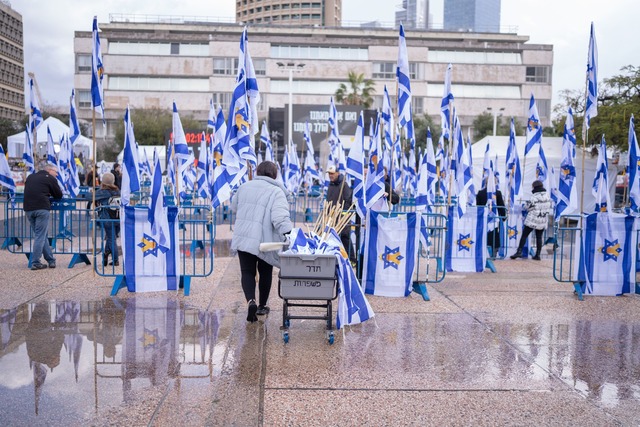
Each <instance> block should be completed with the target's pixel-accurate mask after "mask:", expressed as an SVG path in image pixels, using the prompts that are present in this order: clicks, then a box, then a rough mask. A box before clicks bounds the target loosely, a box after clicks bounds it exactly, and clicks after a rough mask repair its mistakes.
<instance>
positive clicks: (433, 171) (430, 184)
mask: <svg viewBox="0 0 640 427" xmlns="http://www.w3.org/2000/svg"><path fill="white" fill-rule="evenodd" d="M437 183H438V170H437V167H436V158H435V154H434V152H433V141H432V139H431V129H429V128H427V148H426V149H425V152H424V156H422V163H421V164H420V173H419V174H418V189H417V195H416V211H422V210H425V209H427V210H428V211H429V212H430V211H431V206H432V205H434V204H435V202H436V184H437Z"/></svg>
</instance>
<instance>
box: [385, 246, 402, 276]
mask: <svg viewBox="0 0 640 427" xmlns="http://www.w3.org/2000/svg"><path fill="white" fill-rule="evenodd" d="M380 259H381V260H382V262H383V263H384V268H385V269H386V268H388V267H393V268H395V269H396V270H397V269H398V266H399V265H400V261H402V260H403V259H404V257H403V256H402V255H401V254H400V247H399V246H398V247H397V248H394V249H391V248H390V247H389V246H385V247H384V253H383V254H382V255H380Z"/></svg>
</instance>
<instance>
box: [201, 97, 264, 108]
mask: <svg viewBox="0 0 640 427" xmlns="http://www.w3.org/2000/svg"><path fill="white" fill-rule="evenodd" d="M231 95H232V94H231V93H214V94H213V105H220V106H222V111H228V110H229V106H230V105H231ZM260 104H262V102H261V103H260Z"/></svg>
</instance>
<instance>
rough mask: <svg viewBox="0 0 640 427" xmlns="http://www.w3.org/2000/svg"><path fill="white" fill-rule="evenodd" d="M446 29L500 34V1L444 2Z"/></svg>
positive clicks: (468, 0)
mask: <svg viewBox="0 0 640 427" xmlns="http://www.w3.org/2000/svg"><path fill="white" fill-rule="evenodd" d="M444 29H445V30H446V31H470V32H482V33H497V32H499V31H500V0H444Z"/></svg>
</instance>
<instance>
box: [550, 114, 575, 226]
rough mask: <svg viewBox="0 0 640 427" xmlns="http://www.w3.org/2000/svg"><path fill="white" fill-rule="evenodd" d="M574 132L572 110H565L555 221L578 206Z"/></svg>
mask: <svg viewBox="0 0 640 427" xmlns="http://www.w3.org/2000/svg"><path fill="white" fill-rule="evenodd" d="M575 161H576V132H575V129H574V127H573V111H572V110H571V108H569V110H568V111H567V119H566V121H565V122H564V135H563V138H562V158H561V159H560V174H559V175H560V176H559V178H558V192H557V199H558V200H557V201H556V212H555V219H556V221H557V220H558V219H559V218H560V215H562V214H563V213H564V214H565V215H566V214H570V213H572V212H573V211H575V210H576V209H577V208H578V194H577V190H576V185H575V180H576V166H575Z"/></svg>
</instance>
